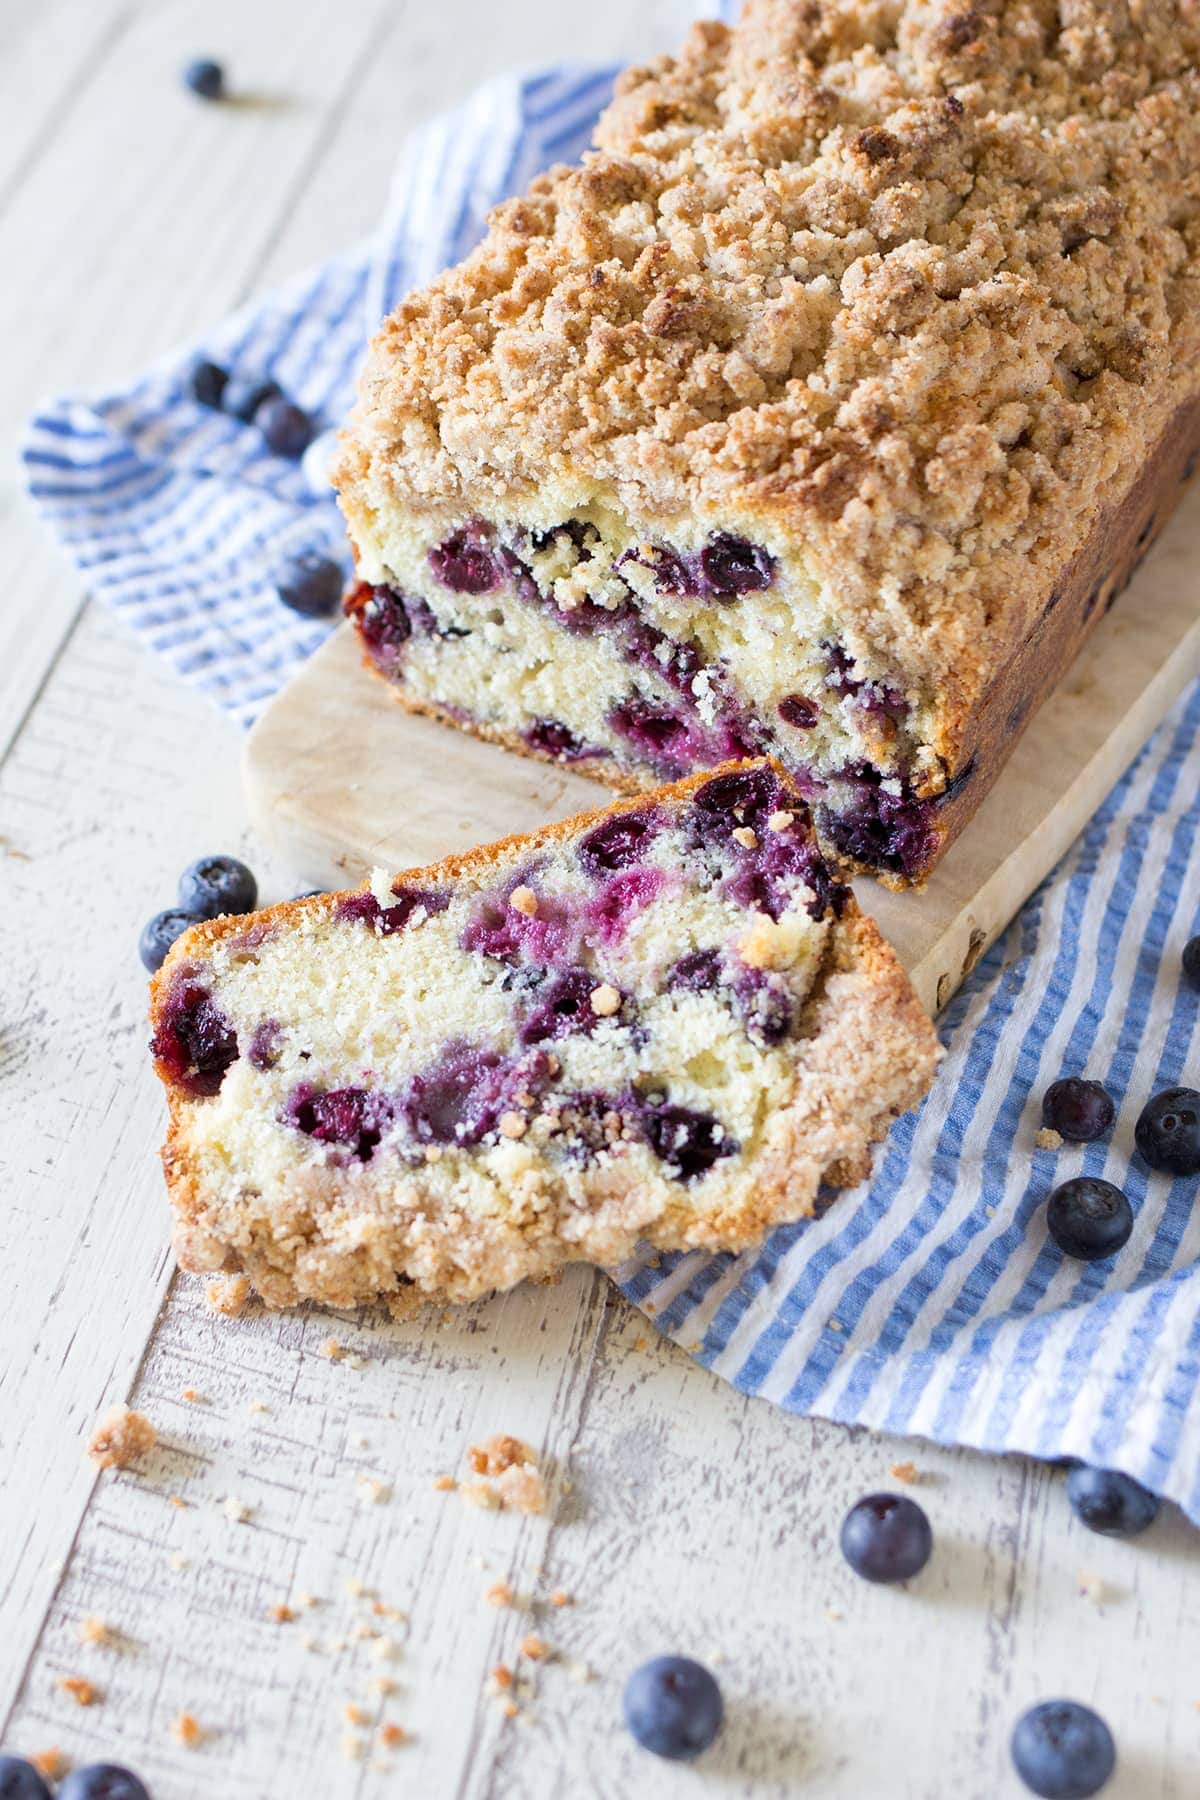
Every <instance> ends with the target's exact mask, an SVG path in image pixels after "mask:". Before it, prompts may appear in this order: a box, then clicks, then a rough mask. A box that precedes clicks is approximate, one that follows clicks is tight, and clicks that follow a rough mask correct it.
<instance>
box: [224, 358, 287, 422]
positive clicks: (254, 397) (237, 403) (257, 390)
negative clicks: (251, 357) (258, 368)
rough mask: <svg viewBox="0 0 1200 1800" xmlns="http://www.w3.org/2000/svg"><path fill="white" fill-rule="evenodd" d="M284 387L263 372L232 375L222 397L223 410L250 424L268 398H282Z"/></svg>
mask: <svg viewBox="0 0 1200 1800" xmlns="http://www.w3.org/2000/svg"><path fill="white" fill-rule="evenodd" d="M282 397H283V389H282V388H281V387H280V385H279V383H278V382H277V381H273V380H272V379H271V377H270V376H269V375H263V374H262V373H261V372H259V373H258V374H255V375H239V374H238V373H237V372H236V371H235V372H234V373H233V374H231V375H230V377H229V382H228V385H227V386H226V388H225V392H224V394H223V396H222V398H221V410H222V412H227V413H229V414H231V415H232V417H233V418H235V419H240V420H241V421H242V424H243V425H249V424H250V422H251V421H252V419H253V418H254V415H255V413H256V412H257V411H258V409H259V407H260V406H262V405H264V404H265V403H266V401H268V400H276V399H282Z"/></svg>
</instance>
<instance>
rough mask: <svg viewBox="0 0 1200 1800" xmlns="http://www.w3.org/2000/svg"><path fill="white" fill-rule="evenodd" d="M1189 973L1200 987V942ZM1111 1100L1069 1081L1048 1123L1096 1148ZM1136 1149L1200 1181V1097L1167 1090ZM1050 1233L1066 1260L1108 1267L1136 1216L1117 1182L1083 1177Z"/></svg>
mask: <svg viewBox="0 0 1200 1800" xmlns="http://www.w3.org/2000/svg"><path fill="white" fill-rule="evenodd" d="M1183 973H1184V976H1185V977H1186V979H1187V980H1188V981H1189V982H1190V983H1191V984H1192V985H1193V986H1194V987H1200V937H1198V938H1192V939H1191V941H1190V942H1189V943H1188V944H1187V945H1186V947H1185V949H1184V952H1183ZM1115 1117H1116V1107H1115V1106H1114V1104H1113V1100H1112V1096H1111V1095H1110V1094H1108V1093H1106V1092H1105V1090H1104V1088H1103V1087H1102V1086H1101V1085H1100V1083H1099V1082H1098V1081H1085V1080H1083V1079H1082V1077H1080V1076H1078V1075H1064V1076H1063V1077H1062V1078H1061V1079H1060V1080H1058V1081H1052V1082H1051V1084H1050V1086H1049V1087H1048V1088H1047V1089H1046V1092H1045V1094H1044V1095H1043V1097H1042V1123H1043V1125H1045V1126H1047V1127H1048V1128H1049V1129H1050V1130H1051V1131H1056V1132H1057V1133H1058V1135H1059V1136H1060V1137H1062V1138H1066V1139H1067V1140H1068V1142H1070V1143H1072V1144H1091V1143H1094V1142H1095V1141H1096V1139H1097V1138H1101V1137H1103V1136H1104V1134H1105V1133H1106V1132H1107V1131H1108V1130H1110V1129H1111V1127H1112V1123H1113V1120H1114V1118H1115ZM1133 1136H1134V1142H1135V1143H1136V1145H1137V1148H1138V1153H1139V1155H1140V1156H1141V1158H1142V1161H1143V1162H1145V1163H1148V1164H1149V1166H1150V1168H1152V1169H1156V1170H1158V1171H1159V1172H1160V1173H1162V1174H1164V1175H1200V1091H1198V1090H1197V1089H1195V1088H1189V1087H1169V1088H1163V1089H1161V1090H1160V1092H1159V1093H1157V1094H1154V1095H1152V1096H1151V1098H1150V1099H1149V1100H1148V1101H1147V1102H1146V1104H1145V1106H1143V1108H1142V1110H1141V1112H1140V1113H1139V1114H1138V1119H1137V1123H1136V1124H1135V1126H1134V1128H1133ZM1046 1226H1047V1229H1048V1231H1049V1233H1050V1236H1051V1238H1052V1239H1053V1240H1054V1242H1055V1243H1056V1244H1057V1245H1058V1247H1059V1249H1060V1250H1061V1251H1062V1252H1063V1254H1064V1255H1066V1256H1073V1257H1075V1258H1077V1259H1078V1260H1079V1261H1080V1262H1101V1261H1103V1260H1104V1259H1105V1258H1106V1257H1109V1256H1115V1255H1116V1253H1117V1251H1118V1250H1120V1249H1122V1248H1123V1247H1124V1246H1125V1244H1127V1243H1128V1241H1129V1237H1130V1234H1131V1233H1132V1231H1133V1208H1132V1206H1131V1205H1130V1204H1129V1200H1128V1197H1127V1196H1126V1195H1125V1194H1123V1193H1122V1191H1121V1189H1120V1188H1119V1187H1116V1186H1115V1185H1114V1184H1113V1183H1112V1182H1111V1181H1104V1180H1102V1179H1101V1178H1100V1177H1099V1176H1096V1175H1076V1176H1074V1177H1073V1178H1072V1179H1071V1180H1070V1181H1064V1182H1063V1183H1062V1184H1061V1185H1060V1186H1059V1187H1056V1188H1055V1189H1054V1192H1053V1193H1052V1194H1051V1195H1050V1198H1049V1201H1048V1202H1047V1205H1046Z"/></svg>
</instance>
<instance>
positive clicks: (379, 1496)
mask: <svg viewBox="0 0 1200 1800" xmlns="http://www.w3.org/2000/svg"><path fill="white" fill-rule="evenodd" d="M358 1497H359V1499H360V1500H362V1501H365V1502H366V1504H367V1505H368V1506H382V1505H383V1504H384V1502H385V1501H387V1500H390V1499H391V1497H392V1490H391V1487H390V1485H389V1484H388V1483H387V1482H386V1481H380V1480H379V1478H378V1476H375V1475H360V1476H359V1478H358Z"/></svg>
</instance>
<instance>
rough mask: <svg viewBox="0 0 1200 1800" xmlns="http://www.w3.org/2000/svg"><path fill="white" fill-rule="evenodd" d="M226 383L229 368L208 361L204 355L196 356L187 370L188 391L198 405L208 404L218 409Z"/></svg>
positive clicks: (215, 409)
mask: <svg viewBox="0 0 1200 1800" xmlns="http://www.w3.org/2000/svg"><path fill="white" fill-rule="evenodd" d="M228 383H229V370H228V369H223V368H222V367H221V365H220V363H215V362H210V361H209V359H208V357H206V356H201V357H197V359H196V361H195V362H194V363H193V364H192V366H191V368H190V369H189V370H188V378H187V388H188V393H189V394H190V395H191V397H192V399H193V400H194V401H195V402H196V404H197V405H198V406H209V407H212V409H213V410H214V411H218V410H219V409H220V405H221V397H222V395H223V394H224V392H225V389H226V387H227V385H228Z"/></svg>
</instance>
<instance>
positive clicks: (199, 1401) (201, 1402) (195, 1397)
mask: <svg viewBox="0 0 1200 1800" xmlns="http://www.w3.org/2000/svg"><path fill="white" fill-rule="evenodd" d="M180 1399H181V1400H186V1401H188V1403H189V1404H190V1405H192V1406H207V1405H208V1396H207V1395H206V1394H198V1393H197V1392H196V1390H195V1388H191V1387H186V1388H184V1390H183V1393H182V1394H181V1395H180Z"/></svg>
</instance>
